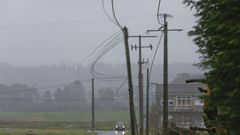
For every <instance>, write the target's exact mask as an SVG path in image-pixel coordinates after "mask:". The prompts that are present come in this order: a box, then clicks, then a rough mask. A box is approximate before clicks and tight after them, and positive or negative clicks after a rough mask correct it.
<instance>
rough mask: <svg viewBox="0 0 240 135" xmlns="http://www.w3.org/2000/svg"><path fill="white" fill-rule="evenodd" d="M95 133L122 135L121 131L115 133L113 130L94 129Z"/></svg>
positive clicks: (98, 134) (100, 134)
mask: <svg viewBox="0 0 240 135" xmlns="http://www.w3.org/2000/svg"><path fill="white" fill-rule="evenodd" d="M96 133H97V135H123V133H122V132H118V133H115V131H96Z"/></svg>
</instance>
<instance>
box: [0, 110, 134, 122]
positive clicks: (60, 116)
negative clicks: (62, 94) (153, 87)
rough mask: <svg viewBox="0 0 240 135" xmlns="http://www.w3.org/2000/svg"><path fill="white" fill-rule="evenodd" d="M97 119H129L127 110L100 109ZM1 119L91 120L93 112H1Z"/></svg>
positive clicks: (103, 120)
mask: <svg viewBox="0 0 240 135" xmlns="http://www.w3.org/2000/svg"><path fill="white" fill-rule="evenodd" d="M95 117H96V121H98V122H105V121H117V120H123V121H126V120H128V119H129V112H127V111H98V112H96V113H95ZM0 121H47V122H63V121H64V122H65V121H66V122H68V121H79V122H90V121H91V112H0Z"/></svg>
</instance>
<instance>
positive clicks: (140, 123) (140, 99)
mask: <svg viewBox="0 0 240 135" xmlns="http://www.w3.org/2000/svg"><path fill="white" fill-rule="evenodd" d="M129 37H131V38H138V40H139V43H138V44H139V46H137V45H135V46H131V48H132V49H133V48H135V50H137V48H138V49H139V60H138V65H139V72H138V85H139V133H140V135H143V128H144V127H143V121H144V120H143V73H142V64H144V63H146V62H144V61H142V48H150V49H152V45H151V44H150V45H149V46H142V38H155V37H156V36H141V35H139V36H129Z"/></svg>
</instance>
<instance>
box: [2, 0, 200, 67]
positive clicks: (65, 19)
mask: <svg viewBox="0 0 240 135" xmlns="http://www.w3.org/2000/svg"><path fill="white" fill-rule="evenodd" d="M157 2H158V1H156V0H130V1H129V0H121V1H116V2H115V12H116V15H117V18H118V20H119V22H120V23H121V24H122V25H123V26H127V27H128V29H129V34H130V35H139V34H146V30H148V29H158V28H159V27H160V25H159V24H158V22H157V19H156V14H157ZM105 8H106V10H107V12H108V13H109V14H110V15H111V12H112V11H111V5H110V1H108V0H105ZM160 12H161V13H168V14H171V15H172V16H173V18H169V19H168V21H169V28H182V29H184V31H183V32H169V62H170V63H176V62H183V63H196V62H198V61H199V60H198V55H197V54H196V52H195V51H196V47H195V46H194V45H193V42H192V39H191V38H190V37H188V36H187V32H188V31H189V30H191V27H192V26H193V25H194V22H195V21H196V19H195V18H194V17H193V15H192V14H193V13H191V12H190V9H189V7H186V5H184V4H183V3H182V1H181V0H170V1H167V0H163V1H162V4H161V8H160ZM117 31H119V28H118V27H117V26H116V25H115V24H113V23H112V22H111V21H110V20H109V19H108V18H107V17H106V15H105V13H104V11H103V8H102V2H101V0H0V62H6V63H10V64H13V65H16V66H39V65H50V64H58V65H60V64H62V63H66V64H68V65H77V64H83V65H87V62H86V61H85V62H83V59H84V58H85V57H86V56H87V55H88V54H90V53H91V52H92V51H93V50H94V49H95V48H96V47H97V46H98V45H99V44H100V43H101V42H102V41H104V40H105V39H106V38H108V37H109V36H110V35H111V34H113V33H115V32H117ZM151 35H157V36H159V35H160V33H152V34H151ZM129 41H130V44H137V40H134V39H130V40H129ZM157 41H158V38H157V39H151V40H150V39H146V40H144V41H143V44H144V45H148V44H150V43H151V44H153V46H154V48H156V44H157ZM143 56H144V58H146V59H147V58H149V59H150V60H151V59H152V56H153V51H150V50H144V52H143ZM131 59H132V62H133V63H134V62H135V63H136V62H137V59H138V58H137V52H136V51H132V52H131ZM100 61H101V62H106V63H111V64H119V63H124V62H125V57H124V49H123V43H121V44H119V45H118V46H117V47H116V48H114V49H113V50H111V51H110V52H109V53H108V54H107V55H106V56H105V57H103V58H102V59H100ZM156 63H162V46H161V47H160V50H159V52H158V55H157V59H156Z"/></svg>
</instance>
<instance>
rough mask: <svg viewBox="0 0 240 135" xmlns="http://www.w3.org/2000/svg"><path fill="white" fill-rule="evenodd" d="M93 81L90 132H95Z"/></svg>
mask: <svg viewBox="0 0 240 135" xmlns="http://www.w3.org/2000/svg"><path fill="white" fill-rule="evenodd" d="M94 102H95V101H94V79H92V131H94V130H95V103H94Z"/></svg>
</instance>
